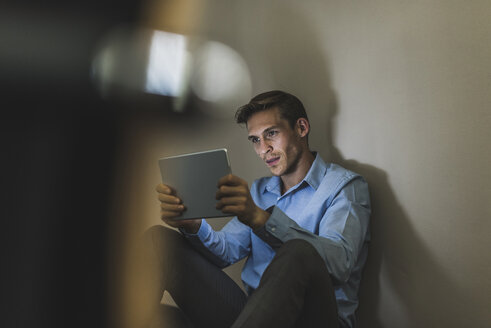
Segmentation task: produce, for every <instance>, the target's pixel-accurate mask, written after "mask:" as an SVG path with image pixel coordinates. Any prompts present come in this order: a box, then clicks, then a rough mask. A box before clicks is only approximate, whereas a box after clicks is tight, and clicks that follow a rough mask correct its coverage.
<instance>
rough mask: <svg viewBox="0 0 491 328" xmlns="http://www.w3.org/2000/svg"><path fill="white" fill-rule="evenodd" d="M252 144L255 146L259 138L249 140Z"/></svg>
mask: <svg viewBox="0 0 491 328" xmlns="http://www.w3.org/2000/svg"><path fill="white" fill-rule="evenodd" d="M250 140H251V142H252V143H253V144H256V143H258V142H259V138H251V139H250Z"/></svg>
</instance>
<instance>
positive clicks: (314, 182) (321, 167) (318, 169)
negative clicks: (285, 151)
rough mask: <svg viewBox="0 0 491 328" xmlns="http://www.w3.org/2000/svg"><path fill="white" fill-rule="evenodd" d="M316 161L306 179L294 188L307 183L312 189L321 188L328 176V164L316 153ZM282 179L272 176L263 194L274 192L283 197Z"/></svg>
mask: <svg viewBox="0 0 491 328" xmlns="http://www.w3.org/2000/svg"><path fill="white" fill-rule="evenodd" d="M314 155H315V159H314V162H313V163H312V166H311V167H310V169H309V171H308V172H307V174H306V175H305V178H303V180H302V181H300V183H298V184H297V185H296V186H295V187H294V188H292V189H295V188H296V187H298V186H300V185H302V183H303V182H304V181H305V182H306V183H308V184H309V186H311V187H312V188H314V189H315V190H317V188H318V187H319V185H320V183H321V182H322V179H323V178H324V176H325V175H326V170H327V164H326V162H324V160H323V159H322V158H321V156H320V155H319V154H318V153H317V152H314ZM280 188H281V179H280V177H278V176H272V177H271V178H269V181H268V183H266V185H265V186H264V190H263V193H264V192H266V191H268V192H272V193H274V194H277V195H281V190H280Z"/></svg>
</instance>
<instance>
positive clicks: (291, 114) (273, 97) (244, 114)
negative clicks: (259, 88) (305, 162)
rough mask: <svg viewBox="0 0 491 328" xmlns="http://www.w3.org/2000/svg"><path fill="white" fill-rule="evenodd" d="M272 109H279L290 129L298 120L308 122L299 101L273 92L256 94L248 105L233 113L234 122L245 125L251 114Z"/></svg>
mask: <svg viewBox="0 0 491 328" xmlns="http://www.w3.org/2000/svg"><path fill="white" fill-rule="evenodd" d="M274 107H276V108H278V109H279V111H280V115H281V116H282V117H283V118H284V119H286V120H287V121H288V122H289V123H290V126H291V128H292V129H293V128H294V127H295V124H296V123H297V120H298V119H299V118H301V117H303V118H305V119H306V120H307V121H308V120H309V118H308V117H307V113H306V112H305V108H304V107H303V104H302V102H301V101H300V99H298V98H297V97H295V96H294V95H292V94H289V93H287V92H284V91H279V90H273V91H268V92H264V93H261V94H258V95H257V96H255V97H254V98H252V99H251V100H250V101H249V103H248V104H246V105H244V106H241V107H239V109H237V112H236V113H235V121H236V122H237V123H238V124H242V123H246V124H247V121H248V120H249V118H251V116H252V115H253V114H255V113H257V112H260V111H263V110H266V109H270V108H274Z"/></svg>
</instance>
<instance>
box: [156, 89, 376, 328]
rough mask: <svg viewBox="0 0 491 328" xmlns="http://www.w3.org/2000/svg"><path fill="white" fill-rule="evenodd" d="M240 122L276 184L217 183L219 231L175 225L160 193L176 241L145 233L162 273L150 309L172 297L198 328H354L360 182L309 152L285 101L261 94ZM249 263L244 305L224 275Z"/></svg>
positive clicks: (171, 202) (194, 223) (363, 230)
mask: <svg viewBox="0 0 491 328" xmlns="http://www.w3.org/2000/svg"><path fill="white" fill-rule="evenodd" d="M236 120H237V123H239V124H243V123H245V124H246V127H247V131H248V139H249V140H250V141H251V143H252V145H253V147H254V150H255V151H256V153H257V155H258V156H259V157H260V158H261V159H262V160H263V161H264V162H265V164H266V165H267V166H268V167H269V169H270V171H271V173H272V177H266V178H261V179H258V180H256V181H254V183H253V184H252V186H251V188H250V190H249V188H248V185H247V182H245V181H244V180H242V179H241V178H239V177H237V176H234V175H227V176H225V177H223V178H221V179H220V180H219V181H218V189H217V193H216V199H217V205H216V206H217V208H218V209H220V210H221V211H223V212H224V213H227V214H230V215H234V216H235V218H234V219H232V220H231V221H230V222H229V223H228V224H227V225H226V226H225V227H224V228H223V229H222V230H221V231H213V229H212V228H211V227H210V225H209V224H208V223H207V222H206V221H205V220H202V219H196V220H186V221H180V220H179V221H177V220H176V221H174V220H173V218H174V217H176V216H178V215H180V213H182V211H184V210H185V204H182V202H181V200H180V199H178V198H177V197H176V196H175V195H176V193H175V190H173V189H172V187H171V186H165V185H163V184H160V185H158V186H157V191H158V197H159V200H160V201H161V218H162V220H163V221H164V222H166V223H167V224H168V225H170V226H173V227H177V228H179V230H180V231H181V234H179V233H177V232H175V231H173V230H170V229H167V228H163V227H154V228H152V229H151V230H150V231H149V232H148V234H149V236H150V238H149V239H151V240H152V247H153V249H154V250H155V254H158V255H157V260H156V261H159V263H160V266H159V268H160V269H159V270H161V271H159V273H158V275H159V276H160V277H159V278H158V283H159V288H158V290H157V293H158V295H157V296H156V297H155V299H156V300H157V299H160V298H159V296H161V293H162V291H163V290H168V291H169V293H170V294H171V295H172V296H173V298H174V300H175V301H176V303H177V304H178V306H179V308H180V309H181V310H182V311H183V313H184V314H185V316H186V317H187V318H188V320H189V321H190V322H191V323H192V324H193V325H195V326H198V327H199V326H201V327H230V326H231V327H338V326H340V327H352V326H354V325H355V316H354V312H355V310H356V308H357V305H358V299H357V298H358V297H357V293H358V287H359V284H360V279H361V272H362V268H363V265H364V263H365V260H366V256H367V243H368V240H369V231H368V230H369V229H368V226H369V215H370V201H369V195H368V187H367V184H366V182H365V181H364V179H363V178H362V177H361V176H359V175H357V174H356V173H353V172H350V171H348V170H345V169H343V168H341V167H340V166H337V165H334V164H326V163H325V162H324V161H323V160H322V158H321V157H320V156H319V155H318V154H317V153H315V152H312V151H311V150H310V149H309V144H308V135H309V132H310V124H309V120H308V118H307V114H306V113H305V110H304V107H303V105H302V103H301V102H300V100H298V99H297V98H296V97H295V96H293V95H291V94H288V93H285V92H282V91H270V92H266V93H263V94H260V95H258V96H256V97H254V98H253V99H251V101H250V102H249V103H248V104H247V105H245V106H242V107H241V108H239V110H238V111H237V114H236ZM164 244H165V245H164ZM245 257H248V259H247V262H246V264H245V266H244V269H243V272H242V280H243V282H244V286H245V288H246V290H247V295H246V294H244V293H243V292H242V290H241V289H240V288H239V287H238V286H237V285H236V284H235V283H234V282H233V281H232V280H231V279H230V278H229V277H228V276H227V275H226V274H225V273H223V272H222V271H221V268H223V267H225V266H228V265H230V264H232V263H235V262H237V261H239V260H241V259H243V258H245Z"/></svg>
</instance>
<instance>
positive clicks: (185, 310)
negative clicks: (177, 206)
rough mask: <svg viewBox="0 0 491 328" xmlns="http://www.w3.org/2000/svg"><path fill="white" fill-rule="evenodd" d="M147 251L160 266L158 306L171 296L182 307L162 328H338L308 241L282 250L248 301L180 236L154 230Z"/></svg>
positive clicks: (330, 292)
mask: <svg viewBox="0 0 491 328" xmlns="http://www.w3.org/2000/svg"><path fill="white" fill-rule="evenodd" d="M145 245H146V247H145V249H146V252H147V253H146V254H145V258H147V260H149V261H153V263H158V265H156V267H157V268H158V269H157V270H156V272H155V273H154V275H153V277H154V278H153V280H154V282H155V295H154V297H155V302H159V301H160V299H161V297H162V293H163V292H164V291H165V290H167V291H168V292H169V293H170V294H171V295H172V297H173V299H174V300H175V302H176V304H177V305H178V306H179V310H178V309H172V310H171V309H169V308H167V309H165V310H164V315H163V317H162V316H161V317H160V320H157V322H161V323H162V327H171V325H169V323H167V325H165V324H166V323H165V322H166V321H168V320H174V321H173V322H174V323H173V325H174V326H175V325H177V324H176V322H180V324H183V325H184V326H189V327H234V328H239V327H241V328H242V327H268V328H270V327H271V328H274V327H281V328H285V327H338V319H337V305H336V300H335V297H334V289H333V287H332V283H331V279H330V276H329V273H328V271H327V268H326V266H325V263H324V262H323V260H322V258H321V257H320V255H319V254H318V253H317V251H316V250H315V249H314V247H312V245H310V244H309V243H308V242H306V241H304V240H300V239H296V240H291V241H288V242H286V243H284V244H283V245H282V246H281V247H280V248H279V249H278V250H277V253H276V255H275V257H274V258H273V261H272V262H271V263H270V265H269V266H268V268H267V269H266V271H265V272H264V274H263V276H262V278H261V281H260V284H259V287H258V288H257V289H256V290H255V291H254V292H253V293H252V295H250V296H249V297H247V295H246V294H245V293H244V292H243V291H242V289H240V287H239V286H238V285H237V284H236V283H235V282H234V281H233V280H232V279H231V278H230V277H229V276H228V275H227V274H226V273H224V272H223V271H222V270H221V269H220V268H219V267H217V266H216V265H215V264H213V263H212V262H210V261H209V260H208V259H206V258H205V257H204V256H202V255H201V254H200V253H199V252H197V251H196V250H195V249H194V248H193V247H192V246H191V245H190V244H189V243H188V241H187V240H186V239H185V238H184V237H183V236H182V235H181V234H179V233H178V232H176V231H174V230H171V229H167V228H165V227H163V226H154V227H152V228H150V229H149V230H148V231H147V232H146V234H145ZM176 314H177V315H178V316H180V318H176ZM161 320H162V321H161ZM157 325H158V324H157ZM154 326H156V325H155V323H154Z"/></svg>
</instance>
